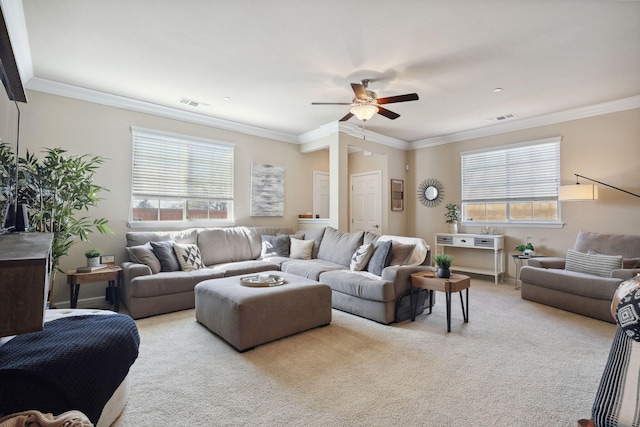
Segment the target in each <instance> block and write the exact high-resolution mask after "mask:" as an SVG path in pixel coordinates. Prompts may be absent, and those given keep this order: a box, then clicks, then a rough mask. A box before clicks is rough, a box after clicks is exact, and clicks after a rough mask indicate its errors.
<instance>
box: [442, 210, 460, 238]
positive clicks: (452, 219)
mask: <svg viewBox="0 0 640 427" xmlns="http://www.w3.org/2000/svg"><path fill="white" fill-rule="evenodd" d="M446 209H447V213H445V214H444V217H445V218H446V219H447V224H449V233H451V234H455V233H457V232H458V220H459V219H460V208H459V207H458V205H456V204H453V203H448V204H447V206H446Z"/></svg>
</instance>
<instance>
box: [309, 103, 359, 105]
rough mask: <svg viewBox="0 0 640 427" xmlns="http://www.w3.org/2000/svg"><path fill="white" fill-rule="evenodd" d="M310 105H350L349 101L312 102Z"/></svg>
mask: <svg viewBox="0 0 640 427" xmlns="http://www.w3.org/2000/svg"><path fill="white" fill-rule="evenodd" d="M311 105H351V103H350V102H312V103H311Z"/></svg>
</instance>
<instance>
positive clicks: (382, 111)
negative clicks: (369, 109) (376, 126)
mask: <svg viewBox="0 0 640 427" xmlns="http://www.w3.org/2000/svg"><path fill="white" fill-rule="evenodd" d="M378 114H381V115H383V116H385V117H386V118H388V119H391V120H395V119H397V118H398V117H400V114H398V113H394V112H393V111H390V110H387V109H386V108H382V107H378Z"/></svg>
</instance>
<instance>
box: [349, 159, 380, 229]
mask: <svg viewBox="0 0 640 427" xmlns="http://www.w3.org/2000/svg"><path fill="white" fill-rule="evenodd" d="M381 183H382V173H381V172H380V171H376V172H367V173H359V174H354V175H351V232H355V231H362V230H364V231H371V232H372V233H376V234H382V229H381V222H382V203H381V197H380V194H381V185H382V184H381Z"/></svg>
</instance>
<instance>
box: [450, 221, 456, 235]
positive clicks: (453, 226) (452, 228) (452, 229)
mask: <svg viewBox="0 0 640 427" xmlns="http://www.w3.org/2000/svg"><path fill="white" fill-rule="evenodd" d="M457 232H458V223H457V222H450V223H449V233H450V234H456V233H457Z"/></svg>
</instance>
